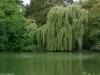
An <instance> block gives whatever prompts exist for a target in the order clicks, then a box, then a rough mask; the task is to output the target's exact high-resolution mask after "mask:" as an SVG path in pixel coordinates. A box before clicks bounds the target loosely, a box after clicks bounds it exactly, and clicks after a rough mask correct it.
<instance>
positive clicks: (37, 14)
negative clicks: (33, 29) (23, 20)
mask: <svg viewBox="0 0 100 75" xmlns="http://www.w3.org/2000/svg"><path fill="white" fill-rule="evenodd" d="M62 3H63V0H31V4H30V5H29V6H26V16H27V18H29V19H34V20H35V21H36V23H37V25H39V26H40V25H43V24H45V23H46V20H47V18H46V17H47V13H48V11H49V10H50V8H51V7H52V6H55V5H61V4H62Z"/></svg>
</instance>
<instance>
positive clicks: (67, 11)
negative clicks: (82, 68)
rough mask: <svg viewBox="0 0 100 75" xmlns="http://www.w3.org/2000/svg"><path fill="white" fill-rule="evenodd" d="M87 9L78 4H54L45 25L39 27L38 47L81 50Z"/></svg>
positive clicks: (55, 49) (51, 49)
mask: <svg viewBox="0 0 100 75" xmlns="http://www.w3.org/2000/svg"><path fill="white" fill-rule="evenodd" d="M87 15H88V11H87V10H85V9H82V8H81V6H79V5H75V4H72V5H68V6H67V7H62V6H55V7H53V8H52V9H51V10H50V11H49V13H48V16H47V18H48V20H47V23H46V25H44V26H43V27H41V28H39V31H38V34H37V39H38V49H45V50H47V51H72V50H75V49H78V50H82V46H83V35H84V28H85V25H84V23H86V22H87V21H88V17H87Z"/></svg>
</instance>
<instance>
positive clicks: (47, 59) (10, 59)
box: [0, 53, 100, 75]
mask: <svg viewBox="0 0 100 75" xmlns="http://www.w3.org/2000/svg"><path fill="white" fill-rule="evenodd" d="M97 55H98V54H97ZM99 56H100V55H99ZM99 63H100V60H98V56H94V54H89V55H88V54H80V53H79V54H74V53H47V54H11V55H9V54H0V73H14V75H82V73H83V72H90V73H92V74H94V73H99V72H100V66H99Z"/></svg>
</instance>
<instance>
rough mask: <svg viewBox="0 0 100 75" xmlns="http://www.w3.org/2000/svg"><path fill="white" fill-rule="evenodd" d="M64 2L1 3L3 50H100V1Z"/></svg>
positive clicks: (9, 0)
mask: <svg viewBox="0 0 100 75" xmlns="http://www.w3.org/2000/svg"><path fill="white" fill-rule="evenodd" d="M64 1H67V0H31V4H30V5H26V6H25V7H24V6H23V5H22V0H0V51H26V50H27V51H44V50H46V51H72V50H82V49H88V50H100V0H86V1H84V2H83V1H80V3H76V4H75V3H74V4H69V3H73V0H68V1H67V2H69V3H68V4H66V7H65V6H64ZM25 8H26V11H25ZM88 12H89V14H88ZM25 13H26V14H25Z"/></svg>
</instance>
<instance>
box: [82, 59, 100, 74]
mask: <svg viewBox="0 0 100 75" xmlns="http://www.w3.org/2000/svg"><path fill="white" fill-rule="evenodd" d="M83 65H84V69H85V72H86V73H91V74H100V66H99V65H100V58H98V59H96V58H93V59H88V60H84V61H83Z"/></svg>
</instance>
